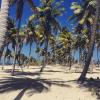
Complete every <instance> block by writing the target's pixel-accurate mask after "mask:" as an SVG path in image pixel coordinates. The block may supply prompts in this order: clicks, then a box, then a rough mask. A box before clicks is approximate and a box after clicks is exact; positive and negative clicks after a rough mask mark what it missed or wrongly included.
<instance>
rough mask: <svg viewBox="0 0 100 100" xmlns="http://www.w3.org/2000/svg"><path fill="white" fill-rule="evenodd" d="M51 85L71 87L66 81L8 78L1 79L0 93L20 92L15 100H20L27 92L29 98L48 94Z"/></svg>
mask: <svg viewBox="0 0 100 100" xmlns="http://www.w3.org/2000/svg"><path fill="white" fill-rule="evenodd" d="M51 85H57V86H61V87H69V88H70V87H71V86H70V85H67V84H66V82H65V81H53V80H47V79H40V78H36V79H31V78H17V77H6V78H4V79H0V93H4V92H10V91H16V90H20V93H19V94H18V95H17V96H16V97H15V98H14V99H13V100H20V99H21V98H22V96H23V95H24V93H25V92H26V91H27V93H28V96H32V95H33V94H34V93H41V92H48V91H49V90H50V87H51Z"/></svg>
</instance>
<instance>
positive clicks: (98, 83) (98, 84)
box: [80, 78, 100, 100]
mask: <svg viewBox="0 0 100 100" xmlns="http://www.w3.org/2000/svg"><path fill="white" fill-rule="evenodd" d="M80 87H86V88H88V90H89V91H91V94H92V95H97V100H100V79H99V78H97V79H93V78H90V79H87V80H86V81H85V82H84V83H83V84H80Z"/></svg>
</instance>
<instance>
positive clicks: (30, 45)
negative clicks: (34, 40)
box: [28, 43, 32, 68]
mask: <svg viewBox="0 0 100 100" xmlns="http://www.w3.org/2000/svg"><path fill="white" fill-rule="evenodd" d="M31 51H32V44H31V43H30V50H29V58H28V68H29V66H30V58H31Z"/></svg>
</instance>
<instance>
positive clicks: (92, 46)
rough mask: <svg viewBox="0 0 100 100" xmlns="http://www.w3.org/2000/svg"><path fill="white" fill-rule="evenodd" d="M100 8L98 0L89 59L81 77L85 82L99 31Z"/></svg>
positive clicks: (80, 79)
mask: <svg viewBox="0 0 100 100" xmlns="http://www.w3.org/2000/svg"><path fill="white" fill-rule="evenodd" d="M99 9H100V3H99V0H97V7H96V17H95V20H94V24H93V34H92V35H91V41H90V45H89V50H88V51H89V52H88V55H87V59H86V62H85V65H84V68H83V72H82V73H81V75H80V77H79V79H78V80H79V81H81V82H84V81H85V77H86V74H87V71H88V68H89V65H90V62H91V58H92V55H93V50H94V44H95V36H96V32H97V23H98V17H99Z"/></svg>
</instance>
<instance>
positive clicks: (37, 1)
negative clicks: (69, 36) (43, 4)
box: [0, 0, 100, 59]
mask: <svg viewBox="0 0 100 100" xmlns="http://www.w3.org/2000/svg"><path fill="white" fill-rule="evenodd" d="M25 1H26V0H25ZM56 1H60V0H56ZM75 1H79V2H81V0H64V3H63V6H64V7H65V8H66V10H67V13H65V14H64V15H63V16H61V17H59V18H58V21H59V22H60V24H61V25H62V26H67V27H68V28H69V29H70V30H72V26H71V22H69V21H68V18H69V17H70V16H71V15H72V13H73V12H72V10H70V5H71V3H72V2H75ZM34 3H35V4H36V5H39V4H40V0H34ZM0 4H1V0H0ZM15 11H16V7H15V6H12V7H11V8H10V16H12V18H15V16H16V14H15V13H16V12H15ZM32 14H33V13H32V10H31V9H30V7H29V6H28V4H27V3H25V6H24V11H23V17H22V24H25V23H26V22H27V19H28V17H29V16H30V15H32ZM34 48H35V44H33V50H32V55H33V56H34V57H37V55H36V54H35V49H34ZM28 51H29V46H28V45H27V46H24V48H23V52H24V53H25V54H26V55H28ZM99 55H100V54H99ZM78 56H79V55H78V53H76V58H77V59H78ZM94 58H95V59H96V50H94Z"/></svg>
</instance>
